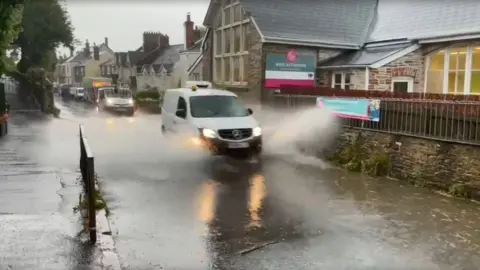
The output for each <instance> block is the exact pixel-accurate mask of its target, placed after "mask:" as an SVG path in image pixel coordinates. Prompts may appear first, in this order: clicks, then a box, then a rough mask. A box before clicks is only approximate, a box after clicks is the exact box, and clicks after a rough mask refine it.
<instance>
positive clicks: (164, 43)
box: [160, 35, 170, 48]
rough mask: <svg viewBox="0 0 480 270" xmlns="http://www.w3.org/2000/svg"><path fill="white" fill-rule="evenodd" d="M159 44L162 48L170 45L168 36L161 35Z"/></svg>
mask: <svg viewBox="0 0 480 270" xmlns="http://www.w3.org/2000/svg"><path fill="white" fill-rule="evenodd" d="M160 46H161V47H162V48H168V47H170V37H169V36H168V35H162V36H161V37H160Z"/></svg>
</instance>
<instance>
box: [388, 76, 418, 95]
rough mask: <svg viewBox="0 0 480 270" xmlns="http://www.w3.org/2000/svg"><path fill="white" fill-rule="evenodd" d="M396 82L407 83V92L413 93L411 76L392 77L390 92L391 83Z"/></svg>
mask: <svg viewBox="0 0 480 270" xmlns="http://www.w3.org/2000/svg"><path fill="white" fill-rule="evenodd" d="M396 82H406V83H407V84H408V87H407V93H413V84H414V80H413V78H412V77H393V78H392V85H391V88H390V89H391V91H392V92H393V85H394V84H395V83H396Z"/></svg>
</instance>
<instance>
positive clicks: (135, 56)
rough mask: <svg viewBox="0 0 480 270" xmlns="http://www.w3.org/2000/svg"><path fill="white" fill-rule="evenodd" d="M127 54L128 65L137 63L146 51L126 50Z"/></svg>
mask: <svg viewBox="0 0 480 270" xmlns="http://www.w3.org/2000/svg"><path fill="white" fill-rule="evenodd" d="M127 54H128V58H129V59H130V65H132V66H135V65H137V63H138V62H139V61H141V60H142V59H143V58H144V57H145V56H146V53H144V52H139V51H128V52H127Z"/></svg>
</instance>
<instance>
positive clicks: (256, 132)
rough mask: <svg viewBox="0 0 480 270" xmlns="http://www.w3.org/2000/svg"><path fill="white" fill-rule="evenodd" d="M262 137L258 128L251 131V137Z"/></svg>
mask: <svg viewBox="0 0 480 270" xmlns="http://www.w3.org/2000/svg"><path fill="white" fill-rule="evenodd" d="M261 135H262V129H261V128H260V127H256V128H254V129H253V136H255V137H258V136H261Z"/></svg>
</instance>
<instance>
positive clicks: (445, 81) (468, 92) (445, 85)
mask: <svg viewBox="0 0 480 270" xmlns="http://www.w3.org/2000/svg"><path fill="white" fill-rule="evenodd" d="M476 47H480V44H470V45H467V44H454V45H452V46H450V47H447V48H444V49H441V50H437V51H434V52H432V53H430V54H428V55H427V56H426V59H425V65H426V66H425V84H424V89H423V92H424V93H427V90H428V83H427V82H428V71H429V70H430V63H431V57H432V55H435V54H436V53H438V52H439V51H442V50H443V51H444V53H445V57H444V68H443V87H442V93H443V94H449V92H448V80H449V76H448V75H449V70H450V54H451V53H452V49H457V48H466V49H467V54H466V59H465V81H464V86H463V89H464V93H459V94H461V95H462V94H463V95H478V94H472V93H471V89H470V87H471V79H472V54H473V51H474V49H475V48H476ZM458 70H461V69H459V68H458V62H457V68H456V71H458ZM479 71H480V70H479ZM456 87H457V85H456ZM454 94H457V93H456V89H455V93H454Z"/></svg>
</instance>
